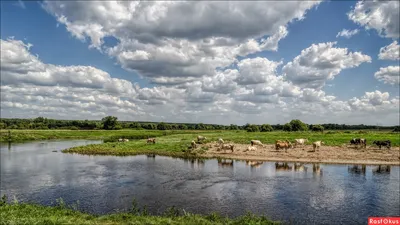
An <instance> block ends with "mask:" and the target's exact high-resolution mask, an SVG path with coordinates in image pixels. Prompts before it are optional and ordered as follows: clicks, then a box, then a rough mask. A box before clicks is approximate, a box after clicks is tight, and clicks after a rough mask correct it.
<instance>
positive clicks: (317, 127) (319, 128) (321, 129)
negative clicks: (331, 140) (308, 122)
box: [311, 125, 324, 132]
mask: <svg viewBox="0 0 400 225" xmlns="http://www.w3.org/2000/svg"><path fill="white" fill-rule="evenodd" d="M311 130H312V131H316V132H324V127H323V126H321V125H312V128H311Z"/></svg>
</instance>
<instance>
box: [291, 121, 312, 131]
mask: <svg viewBox="0 0 400 225" xmlns="http://www.w3.org/2000/svg"><path fill="white" fill-rule="evenodd" d="M290 126H291V131H307V130H308V126H307V124H305V123H303V122H301V121H300V120H292V121H290Z"/></svg>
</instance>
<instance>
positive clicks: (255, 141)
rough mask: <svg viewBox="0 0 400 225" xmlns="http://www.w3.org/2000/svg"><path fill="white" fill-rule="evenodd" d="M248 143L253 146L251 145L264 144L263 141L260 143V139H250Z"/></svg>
mask: <svg viewBox="0 0 400 225" xmlns="http://www.w3.org/2000/svg"><path fill="white" fill-rule="evenodd" d="M250 144H251V146H253V145H259V146H264V145H263V143H261V141H259V140H251V141H250Z"/></svg>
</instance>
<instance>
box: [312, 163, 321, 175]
mask: <svg viewBox="0 0 400 225" xmlns="http://www.w3.org/2000/svg"><path fill="white" fill-rule="evenodd" d="M312 170H313V174H314V175H316V176H322V169H321V167H320V165H319V163H313V164H312Z"/></svg>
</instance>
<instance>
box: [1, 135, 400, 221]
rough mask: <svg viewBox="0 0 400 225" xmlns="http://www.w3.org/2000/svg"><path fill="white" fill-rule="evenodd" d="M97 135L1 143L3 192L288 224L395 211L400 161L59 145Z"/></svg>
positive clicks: (108, 208) (93, 205)
mask: <svg viewBox="0 0 400 225" xmlns="http://www.w3.org/2000/svg"><path fill="white" fill-rule="evenodd" d="M91 143H101V141H87V140H72V141H71V140H68V141H38V142H29V143H13V144H7V143H2V144H1V178H0V181H1V185H0V187H1V190H0V192H1V195H3V194H7V196H9V198H11V199H13V196H15V197H16V199H18V201H23V202H35V203H40V204H44V205H53V204H55V200H56V199H57V198H62V199H63V200H64V201H65V202H66V203H67V204H72V203H76V202H77V201H79V209H80V210H82V211H85V212H90V213H95V214H104V213H111V212H116V211H123V210H127V209H129V208H130V207H131V203H132V199H133V198H135V199H136V201H137V202H138V203H139V206H144V205H147V206H148V209H149V211H150V212H152V213H162V212H164V210H165V209H167V208H168V207H171V206H175V207H177V208H180V209H185V211H187V212H193V213H210V212H214V211H216V212H219V213H221V214H222V215H226V216H230V217H235V216H238V215H242V214H244V213H245V212H246V211H251V212H253V213H256V214H262V215H266V216H267V217H269V218H270V219H273V220H282V221H287V222H289V223H292V224H366V223H367V218H368V216H399V215H400V178H399V176H400V172H399V167H396V166H391V167H390V168H386V167H384V166H382V167H380V170H378V169H379V168H378V166H366V167H363V166H362V165H356V167H355V165H326V164H306V165H303V166H300V167H297V168H295V165H294V164H293V163H289V164H283V163H279V164H278V165H277V164H276V163H274V162H264V163H263V164H259V165H250V164H251V163H250V162H247V163H246V162H245V161H230V160H222V161H218V160H205V161H200V160H194V161H191V160H182V159H174V158H169V157H161V156H155V157H154V158H153V157H148V156H145V155H143V156H129V157H114V156H84V155H77V154H64V153H61V152H60V150H62V149H65V148H69V147H72V146H79V145H86V144H91Z"/></svg>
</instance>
